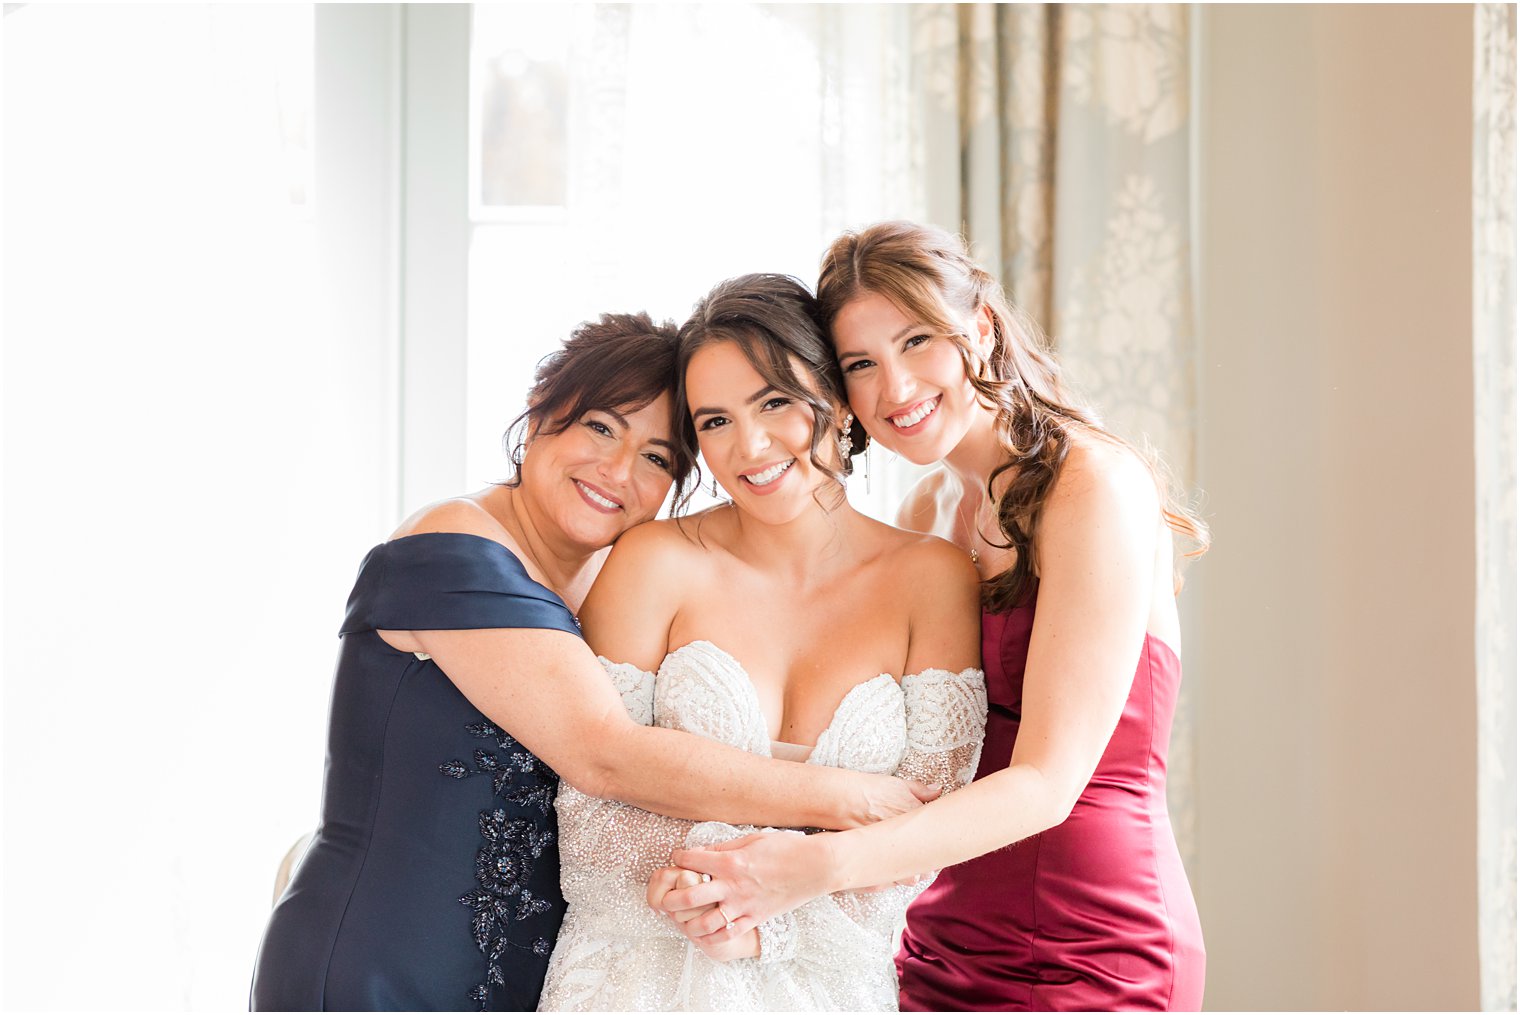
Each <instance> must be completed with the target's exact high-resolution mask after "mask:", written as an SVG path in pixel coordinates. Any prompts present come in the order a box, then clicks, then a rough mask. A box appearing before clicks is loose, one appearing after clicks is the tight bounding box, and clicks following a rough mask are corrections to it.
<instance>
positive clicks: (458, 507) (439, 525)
mask: <svg viewBox="0 0 1520 1015" xmlns="http://www.w3.org/2000/svg"><path fill="white" fill-rule="evenodd" d="M424 532H462V533H465V534H467V535H471V536H481V537H483V538H485V539H493V540H495V541H496V542H498V543H503V544H506V545H508V546H510V545H511V537H510V536H509V535H508V534H507V530H506V529H504V528H502V526H501V523H500V522H498V521H497V520H496V519H495V518H494V517H492V515H491V513H490V512H489V511H487V510H486V509H485V507H484V506H483V505H481V503H480V502H479V501H478V500H476V499H474V498H473V497H468V496H466V497H450V498H449V499H448V500H440V501H436V502H434V503H432V504H429V505H428V506H427V507H425V508H422V509H421V510H419V511H417V512H415V513H414V514H412V516H411V517H410V518H408V519H407V520H406V521H404V522H402V523H401V525H400V526H399V527H398V528H397V529H396V531H395V532H393V533H391V538H392V539H400V538H401V537H403V536H417V535H421V534H422V533H424Z"/></svg>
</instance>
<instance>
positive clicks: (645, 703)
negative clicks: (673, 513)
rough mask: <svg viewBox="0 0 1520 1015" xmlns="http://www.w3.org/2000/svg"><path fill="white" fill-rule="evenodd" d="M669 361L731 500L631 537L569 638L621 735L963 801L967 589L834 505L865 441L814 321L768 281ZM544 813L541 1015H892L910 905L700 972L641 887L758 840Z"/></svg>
mask: <svg viewBox="0 0 1520 1015" xmlns="http://www.w3.org/2000/svg"><path fill="white" fill-rule="evenodd" d="M678 362H679V370H680V374H681V377H680V382H681V389H680V392H681V396H682V397H683V398H684V401H685V404H686V405H687V407H688V408H689V410H690V424H691V425H690V426H687V427H684V428H683V429H684V431H685V433H684V439H685V440H686V441H687V442H688V443H689V442H692V441H694V442H695V443H696V444H697V446H698V447H699V448H700V450H701V453H702V458H703V459H704V461H705V462H706V464H707V468H708V469H709V471H710V472H711V473H712V475H713V477H714V478H715V479H716V481H717V482H718V483H721V484H722V486H723V488H724V489H725V490H726V491H727V492H728V494H729V496H730V498H731V501H730V502H729V503H726V504H723V505H721V506H719V507H716V508H713V509H711V510H709V511H706V512H703V513H701V514H699V515H696V516H693V517H689V518H684V519H678V520H674V521H665V522H655V523H651V524H649V525H645V526H642V527H640V528H638V529H635V530H633V531H631V532H629V533H628V534H627V535H625V536H624V537H623V538H622V539H621V540H619V541H618V543H617V545H616V547H615V549H614V550H613V552H612V555H611V557H610V558H609V559H608V561H607V564H606V567H605V569H604V570H603V571H602V574H601V576H600V578H599V579H598V581H597V583H596V585H595V587H594V588H593V590H592V592H591V594H590V596H589V597H588V598H587V599H586V602H585V605H584V607H583V608H582V611H581V620H582V623H583V625H584V631H585V635H586V638H587V640H588V641H589V642H590V644H591V647H592V648H593V649H594V650H595V651H596V652H597V653H598V654H599V655H601V656H602V661H603V664H604V665H605V667H606V668H607V671H608V673H609V675H610V676H611V678H612V680H613V682H614V683H615V685H616V686H617V688H618V690H619V691H620V692H621V694H622V698H623V702H624V704H625V706H626V707H627V708H628V710H629V712H630V713H631V714H632V715H633V717H634V719H635V720H636V721H638V722H643V723H653V724H656V725H660V726H667V727H673V728H677V729H683V730H687V731H690V732H695V733H699V734H702V735H705V736H708V737H711V738H713V739H716V740H720V741H722V742H725V743H728V744H732V745H735V746H738V747H742V748H744V749H746V750H749V751H752V752H754V753H756V754H762V755H771V756H774V757H779V758H788V759H793V760H798V761H806V762H807V763H809V764H815V765H831V766H835V767H845V768H853V769H859V770H864V771H870V772H882V773H896V774H898V775H900V776H903V777H907V778H915V779H920V780H923V781H925V782H929V783H933V784H938V785H939V786H942V787H944V788H946V789H950V788H954V787H956V786H960V785H962V784H964V783H965V782H966V781H967V780H969V779H970V777H971V774H972V772H974V771H975V769H976V764H977V756H978V753H979V750H980V748H979V745H980V743H981V737H982V728H983V725H984V723H985V721H986V711H987V701H986V692H985V689H984V687H983V683H982V674H981V671H980V670H979V669H978V668H977V662H978V658H979V655H978V653H979V631H978V626H977V615H978V613H977V602H978V600H977V586H976V571H975V568H974V567H973V566H972V563H971V561H970V559H968V558H967V557H966V555H965V554H963V553H962V552H961V551H959V550H958V549H956V548H955V547H954V546H952V545H951V544H950V543H947V542H944V541H942V540H940V539H936V538H934V537H929V536H924V535H921V534H918V533H910V532H905V531H902V530H900V529H895V528H892V527H891V526H888V525H885V524H882V523H880V522H877V521H875V520H873V519H870V518H868V517H866V516H865V515H862V514H860V513H859V512H857V511H855V510H854V509H853V508H852V507H850V505H849V504H848V502H847V501H846V499H845V494H844V486H843V480H844V476H845V475H846V474H847V473H848V472H849V470H850V458H851V456H852V455H853V454H855V453H856V452H858V451H860V450H862V449H863V447H864V444H865V434H864V430H863V429H862V428H861V427H860V425H859V424H858V423H856V422H855V421H854V420H853V419H852V418H851V417H850V415H849V413H848V411H846V410H845V409H844V408H843V406H844V403H845V399H844V387H843V379H842V377H841V375H840V373H839V368H838V366H837V364H836V363H835V360H834V356H833V352H832V350H831V348H830V346H829V344H828V341H827V339H826V338H825V337H824V336H823V334H822V332H821V331H820V329H819V326H818V321H817V310H816V306H815V304H814V301H813V298H812V297H811V296H810V295H809V294H808V292H807V290H806V289H804V288H803V286H802V285H801V284H800V283H799V282H797V281H796V280H795V279H791V278H788V277H785V276H780V275H747V276H744V277H741V278H737V279H733V280H731V281H728V282H724V283H722V284H721V285H719V286H718V287H717V288H715V289H714V290H713V291H712V292H711V293H709V294H708V295H707V297H706V298H704V299H703V300H702V302H701V303H699V304H698V305H697V308H696V310H695V312H694V313H693V315H692V318H691V319H690V320H689V321H688V322H687V323H686V324H685V325H684V326H683V327H682V329H681V338H680V349H679V361H678ZM556 809H557V810H558V813H559V823H560V841H561V847H560V849H561V884H562V887H563V889H564V894H565V898H566V899H567V900H568V902H569V911H568V912H567V913H566V916H565V922H564V925H563V927H562V928H561V930H560V934H559V939H558V943H557V944H556V946H555V949H554V955H553V958H552V960H551V962H550V966H549V973H548V978H547V980H546V982H545V986H544V992H543V996H542V998H541V999H540V1002H539V1005H540V1008H541V1009H543V1010H608V1009H612V1010H618V1009H632V1010H744V1009H765V1010H797V1009H835V1010H838V1009H852V1010H863V1009H895V1008H896V1006H897V985H896V977H895V974H894V971H893V967H892V956H893V952H894V950H895V947H896V936H897V932H898V930H899V929H900V927H901V924H902V920H903V913H904V910H905V909H906V908H907V905H908V903H909V902H910V901H912V899H913V897H914V896H915V895H917V893H918V892H919V891H921V890H922V888H924V887H925V886H926V885H927V882H923V883H920V884H918V885H915V886H894V887H891V888H887V889H885V890H882V891H876V892H863V893H840V894H837V895H833V896H825V897H823V898H821V899H817V900H814V901H813V902H811V903H809V904H807V905H805V906H803V907H801V908H799V909H797V910H794V911H792V912H790V913H788V914H786V915H784V916H781V917H778V918H777V919H775V920H771V921H768V922H766V923H764V924H761V925H760V926H759V927H757V928H755V929H754V930H752V931H750V932H749V933H748V934H745V935H742V936H739V937H736V938H734V939H733V940H731V941H728V942H726V943H725V944H723V945H721V946H709V947H708V948H707V949H706V950H705V951H702V950H698V946H696V945H692V944H689V943H688V942H687V940H686V938H685V937H683V936H682V935H681V933H680V931H679V929H678V928H677V927H676V926H675V925H674V924H672V922H671V921H670V920H668V919H667V918H666V917H665V916H664V915H663V914H658V913H655V912H652V911H651V910H650V908H649V906H648V905H647V904H646V902H645V886H646V883H647V882H648V881H649V879H650V877H651V875H652V874H653V873H654V872H655V871H656V870H659V869H661V868H664V867H665V866H666V865H667V864H668V863H669V857H670V851H671V849H672V848H676V847H682V846H688V845H693V846H694V845H710V844H713V843H716V842H720V841H725V840H727V839H732V838H736V837H738V836H741V835H745V834H748V833H750V832H752V831H754V828H753V827H737V826H733V825H727V824H721V823H718V822H703V823H694V822H690V821H683V820H678V819H674V818H668V817H663V816H661V815H657V814H651V813H649V812H647V811H643V810H640V809H638V808H636V807H633V806H632V805H629V804H623V803H618V802H616V801H607V800H599V799H596V798H594V797H590V796H586V795H585V794H582V793H580V792H578V791H576V790H574V789H572V788H570V787H569V786H568V785H567V786H565V787H563V788H562V789H561V791H560V794H559V798H558V801H557V803H556ZM791 834H798V833H791ZM669 876H671V877H675V876H676V875H675V874H674V873H673V872H672V873H671V874H670V875H669Z"/></svg>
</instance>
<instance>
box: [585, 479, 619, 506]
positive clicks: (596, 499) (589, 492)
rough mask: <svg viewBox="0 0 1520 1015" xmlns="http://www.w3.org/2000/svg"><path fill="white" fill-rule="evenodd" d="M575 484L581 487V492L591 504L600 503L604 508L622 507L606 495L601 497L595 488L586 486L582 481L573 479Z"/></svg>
mask: <svg viewBox="0 0 1520 1015" xmlns="http://www.w3.org/2000/svg"><path fill="white" fill-rule="evenodd" d="M575 485H576V486H578V487H580V488H581V492H582V493H584V494H585V495H586V496H587V497H588V498H589V499H590V500H591V503H593V504H600V505H601V506H602V507H604V508H612V509H616V508H620V507H622V505H621V504H619V503H618V502H617V501H611V500H608V499H607V498H606V497H603V496H602V495H601V494H599V493H597V492H596V491H595V490H593V489H591V487H589V486H587V485H586V484H585V483H582V482H581V481H580V480H578V479H577V480H576V481H575Z"/></svg>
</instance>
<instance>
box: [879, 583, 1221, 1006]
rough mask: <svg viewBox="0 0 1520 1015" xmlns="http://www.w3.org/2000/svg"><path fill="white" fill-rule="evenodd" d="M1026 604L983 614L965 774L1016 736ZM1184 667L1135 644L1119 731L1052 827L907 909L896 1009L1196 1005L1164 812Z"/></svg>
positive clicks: (1149, 642)
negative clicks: (979, 730) (979, 679)
mask: <svg viewBox="0 0 1520 1015" xmlns="http://www.w3.org/2000/svg"><path fill="white" fill-rule="evenodd" d="M1033 625H1034V607H1033V605H1030V606H1025V607H1019V608H1016V609H1014V610H1010V611H1008V612H1006V613H983V615H982V666H983V669H984V670H985V671H986V674H987V700H988V705H989V710H988V716H987V734H986V739H985V741H984V744H983V748H982V758H981V766H980V769H979V770H978V772H977V774H976V777H977V778H978V779H980V778H983V777H984V776H986V775H987V774H988V773H990V772H995V771H998V770H999V769H1002V768H1005V767H1007V765H1008V762H1009V759H1010V757H1011V756H1012V754H1013V745H1014V742H1015V741H1016V740H1017V739H1018V734H1019V718H1020V712H1021V709H1022V702H1023V689H1024V667H1025V662H1026V660H1027V657H1028V654H1029V637H1030V632H1031V629H1032V627H1033ZM1180 677H1181V665H1180V663H1179V662H1178V659H1177V656H1176V654H1175V653H1174V652H1173V651H1172V649H1171V648H1169V647H1168V646H1167V645H1166V643H1165V642H1163V641H1161V640H1160V639H1158V638H1155V637H1153V636H1151V635H1146V637H1145V640H1144V643H1143V645H1142V646H1141V647H1140V653H1139V660H1138V662H1137V664H1136V668H1135V677H1134V682H1133V683H1132V685H1131V687H1130V693H1129V697H1128V699H1127V700H1126V702H1125V705H1124V712H1123V714H1122V716H1121V717H1120V719H1119V724H1118V727H1117V728H1116V729H1115V730H1114V734H1113V737H1112V738H1111V739H1110V740H1109V744H1108V748H1107V749H1106V750H1105V751H1104V752H1103V756H1102V759H1101V760H1100V761H1099V762H1098V767H1097V769H1096V771H1095V772H1094V773H1093V777H1092V780H1091V781H1090V782H1089V783H1088V785H1087V788H1086V789H1085V790H1084V791H1083V793H1082V796H1081V798H1080V799H1079V800H1078V801H1077V804H1076V806H1075V807H1074V808H1073V809H1072V812H1071V815H1070V817H1068V818H1067V819H1066V820H1065V821H1064V822H1062V823H1061V824H1060V825H1057V826H1056V827H1054V828H1050V829H1047V830H1046V831H1044V832H1041V833H1040V834H1038V835H1034V836H1031V837H1030V838H1028V839H1025V840H1024V841H1022V842H1019V843H1016V844H1015V845H1013V846H1011V847H1009V848H1007V849H1002V850H997V851H995V852H992V853H988V854H986V855H984V856H980V857H977V858H976V859H974V860H969V861H967V862H966V863H963V864H960V865H958V866H955V867H951V868H948V869H947V870H945V871H943V872H941V874H940V876H939V878H938V880H936V881H935V883H934V884H933V885H932V886H931V887H930V888H929V889H928V890H927V891H926V892H924V894H923V895H922V896H920V898H919V899H918V901H917V902H916V903H915V904H914V905H913V906H912V907H911V908H910V909H909V910H908V928H907V930H906V931H905V932H904V934H903V944H902V950H901V952H900V953H899V955H898V960H897V964H898V975H899V977H900V983H901V990H902V1007H903V1010H905V1011H925V1010H955V1009H961V1010H966V1009H972V1010H983V1011H989V1010H990V1011H1022V1010H1046V1011H1063V1010H1074V1009H1083V1010H1097V1011H1104V1010H1107V1011H1114V1010H1134V1009H1169V1010H1196V1009H1197V1008H1199V1007H1200V1006H1201V1004H1202V1002H1203V973H1204V951H1203V934H1202V930H1201V929H1200V927H1199V924H1198V911H1197V908H1196V907H1195V905H1194V903H1193V895H1192V891H1191V889H1190V888H1189V886H1188V881H1187V875H1186V873H1184V871H1183V868H1182V859H1181V857H1180V855H1179V854H1178V852H1177V843H1176V840H1175V839H1174V838H1173V835H1172V826H1171V821H1170V819H1169V817H1168V815H1167V809H1166V754H1167V745H1168V742H1169V740H1170V737H1171V728H1172V714H1173V711H1174V710H1175V708H1176V704H1177V689H1178V683H1179V680H1180Z"/></svg>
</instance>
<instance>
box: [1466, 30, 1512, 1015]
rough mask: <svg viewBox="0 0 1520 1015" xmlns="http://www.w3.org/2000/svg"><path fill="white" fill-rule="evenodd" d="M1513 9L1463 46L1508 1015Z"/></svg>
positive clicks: (1487, 672)
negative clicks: (1469, 110)
mask: <svg viewBox="0 0 1520 1015" xmlns="http://www.w3.org/2000/svg"><path fill="white" fill-rule="evenodd" d="M1515 297H1516V292H1515V8H1514V7H1513V6H1512V5H1510V4H1478V5H1477V7H1476V10H1475V12H1474V46H1473V413H1474V426H1473V443H1474V454H1475V456H1476V459H1477V460H1476V475H1477V497H1476V500H1477V509H1478V518H1477V536H1478V546H1477V572H1478V595H1477V606H1478V615H1477V660H1478V920H1479V927H1478V941H1479V971H1480V977H1481V991H1482V999H1483V1001H1482V1003H1483V1009H1484V1010H1485V1011H1506V1010H1507V1011H1514V1010H1515Z"/></svg>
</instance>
